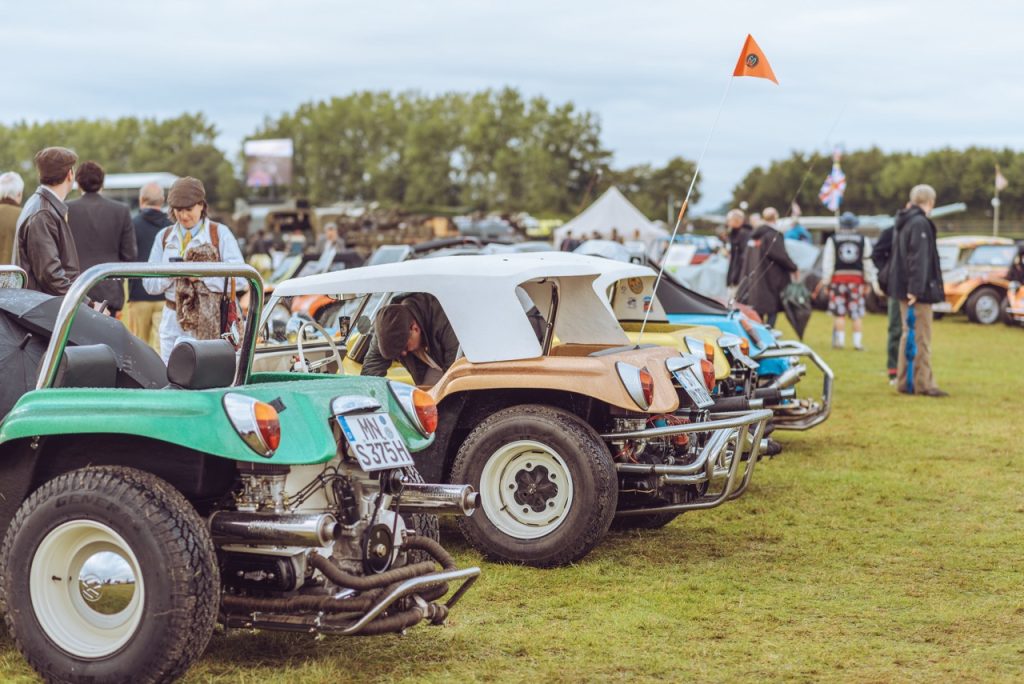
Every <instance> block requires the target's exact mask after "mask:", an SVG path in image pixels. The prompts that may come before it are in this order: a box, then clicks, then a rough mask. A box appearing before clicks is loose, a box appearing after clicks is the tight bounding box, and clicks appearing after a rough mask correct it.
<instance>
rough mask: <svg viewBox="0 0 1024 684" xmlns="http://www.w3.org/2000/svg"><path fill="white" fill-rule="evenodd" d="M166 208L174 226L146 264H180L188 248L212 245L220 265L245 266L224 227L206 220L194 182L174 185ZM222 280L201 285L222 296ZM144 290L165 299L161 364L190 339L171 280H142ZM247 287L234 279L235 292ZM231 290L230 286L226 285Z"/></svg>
mask: <svg viewBox="0 0 1024 684" xmlns="http://www.w3.org/2000/svg"><path fill="white" fill-rule="evenodd" d="M167 204H168V206H169V207H170V210H171V211H170V216H171V219H172V220H173V221H174V224H173V225H170V226H168V227H167V228H164V229H163V230H162V231H161V232H160V233H158V234H157V236H156V239H154V240H153V249H152V251H150V253H149V263H151V264H168V263H174V262H180V261H183V260H184V259H185V255H186V254H187V252H188V249H189V248H190V247H194V246H197V245H201V244H210V245H212V246H213V247H214V248H215V249H216V251H217V252H218V254H219V256H220V261H221V262H224V263H230V264H244V263H245V260H244V259H243V258H242V252H241V250H240V249H239V248H238V242H237V241H236V240H235V236H234V235H233V234H232V233H231V231H230V230H229V229H228V227H227V226H224V225H221V224H218V223H214V222H213V221H210V219H209V217H208V216H207V205H206V188H204V187H203V184H202V182H201V181H199V180H198V179H196V178H191V177H185V178H179V179H178V180H176V181H174V184H173V185H172V186H171V189H170V192H168V193H167ZM225 281H226V279H225V278H204V279H203V282H204V283H205V285H206V287H207V288H208V289H209V290H210V291H211V292H221V293H222V292H224V284H225ZM142 284H143V287H144V288H145V289H146V291H147V292H149V293H150V294H163V295H164V310H163V314H162V316H161V318H160V356H161V357H162V358H163V360H164V363H166V362H167V359H168V358H170V355H171V349H173V348H174V345H176V344H177V343H178V341H179V340H182V339H188V338H191V337H193V335H191V334H189V333H188V332H187V331H186V330H184V329H183V328H182V327H181V324H180V323H179V321H178V312H177V299H176V297H175V286H174V284H175V279H174V278H144V279H143V281H142ZM247 287H248V283H247V281H246V280H245V279H244V278H235V289H236V291H238V292H241V291H243V290H244V289H246V288H247ZM229 288H230V283H229Z"/></svg>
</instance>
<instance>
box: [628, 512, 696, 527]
mask: <svg viewBox="0 0 1024 684" xmlns="http://www.w3.org/2000/svg"><path fill="white" fill-rule="evenodd" d="M681 515H682V513H650V514H648V515H624V516H622V517H621V518H616V519H615V520H614V521H613V522H612V529H613V530H657V529H661V528H662V527H664V526H665V525H668V524H669V523H670V522H672V521H673V520H675V519H676V518H678V517H679V516H681Z"/></svg>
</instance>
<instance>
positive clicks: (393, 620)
mask: <svg viewBox="0 0 1024 684" xmlns="http://www.w3.org/2000/svg"><path fill="white" fill-rule="evenodd" d="M421 620H423V611H422V610H420V609H419V608H410V609H409V610H404V611H402V612H401V613H395V614H394V615H389V616H388V617H382V618H377V619H376V620H374V621H373V622H371V623H370V624H368V625H366V626H365V627H363V628H362V629H361V630H359V636H373V635H374V634H386V633H388V632H401V631H402V630H403V629H408V628H409V627H412V626H413V625H416V624H418V623H419V622H420V621H421Z"/></svg>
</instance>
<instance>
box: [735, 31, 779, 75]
mask: <svg viewBox="0 0 1024 684" xmlns="http://www.w3.org/2000/svg"><path fill="white" fill-rule="evenodd" d="M732 75H733V76H753V77H754V78H767V79H768V80H769V81H771V82H772V83H774V84H775V85H778V84H779V81H778V79H776V78H775V72H774V71H772V67H771V65H770V64H768V60H767V59H766V58H765V56H764V53H763V52H761V48H760V47H759V46H758V45H757V41H756V40H754V36H752V35H750V34H749V33H748V34H747V41H746V42H745V43H743V51H742V52H740V58H739V60H737V62H736V68H735V69H734V70H733V72H732Z"/></svg>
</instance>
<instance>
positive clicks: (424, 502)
mask: <svg viewBox="0 0 1024 684" xmlns="http://www.w3.org/2000/svg"><path fill="white" fill-rule="evenodd" d="M479 498H480V495H479V494H477V493H476V491H474V490H473V487H472V485H455V484H431V483H427V482H406V483H405V484H404V485H402V496H401V499H400V501H399V505H400V506H401V508H402V510H405V511H420V512H422V513H434V514H436V515H444V514H449V515H473V511H475V510H476V507H477V504H478V501H479Z"/></svg>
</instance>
